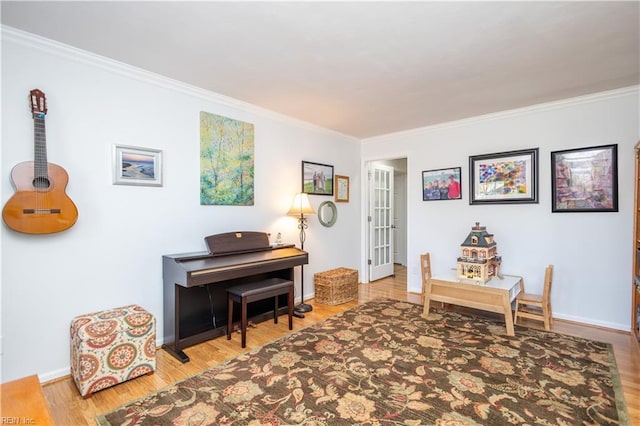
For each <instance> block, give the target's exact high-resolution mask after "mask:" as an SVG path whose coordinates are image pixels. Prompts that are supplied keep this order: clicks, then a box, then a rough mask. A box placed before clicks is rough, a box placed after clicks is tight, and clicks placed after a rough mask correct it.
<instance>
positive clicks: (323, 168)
mask: <svg viewBox="0 0 640 426" xmlns="http://www.w3.org/2000/svg"><path fill="white" fill-rule="evenodd" d="M302 192H304V193H307V194H310V195H333V166H330V165H328V164H320V163H312V162H310V161H303V162H302Z"/></svg>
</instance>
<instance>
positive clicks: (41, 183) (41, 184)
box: [33, 177, 51, 189]
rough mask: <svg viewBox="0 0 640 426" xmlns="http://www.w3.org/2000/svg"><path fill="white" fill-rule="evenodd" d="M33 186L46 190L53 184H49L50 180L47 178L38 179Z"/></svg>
mask: <svg viewBox="0 0 640 426" xmlns="http://www.w3.org/2000/svg"><path fill="white" fill-rule="evenodd" d="M33 186H34V187H36V188H39V189H44V188H49V186H51V183H50V182H49V179H47V178H45V177H37V178H35V179H34V180H33Z"/></svg>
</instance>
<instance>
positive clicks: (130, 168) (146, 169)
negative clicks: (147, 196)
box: [112, 145, 162, 186]
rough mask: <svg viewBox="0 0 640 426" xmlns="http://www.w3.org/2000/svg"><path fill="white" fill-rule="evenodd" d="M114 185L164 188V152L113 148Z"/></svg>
mask: <svg viewBox="0 0 640 426" xmlns="http://www.w3.org/2000/svg"><path fill="white" fill-rule="evenodd" d="M112 163H113V184H114V185H143V186H162V151H160V150H158V149H149V148H140V147H135V146H124V145H114V146H113V160H112Z"/></svg>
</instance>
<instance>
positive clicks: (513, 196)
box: [469, 148, 538, 204]
mask: <svg viewBox="0 0 640 426" xmlns="http://www.w3.org/2000/svg"><path fill="white" fill-rule="evenodd" d="M469 191H470V194H469V204H513V203H537V202H538V148H532V149H523V150H520V151H508V152H500V153H497V154H485V155H474V156H470V157H469Z"/></svg>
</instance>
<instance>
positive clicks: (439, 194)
mask: <svg viewBox="0 0 640 426" xmlns="http://www.w3.org/2000/svg"><path fill="white" fill-rule="evenodd" d="M461 170H462V169H461V168H460V167H452V168H449V169H437V170H425V171H423V172H422V201H434V200H460V199H462V181H461V179H460V177H461V175H462V172H461Z"/></svg>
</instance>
